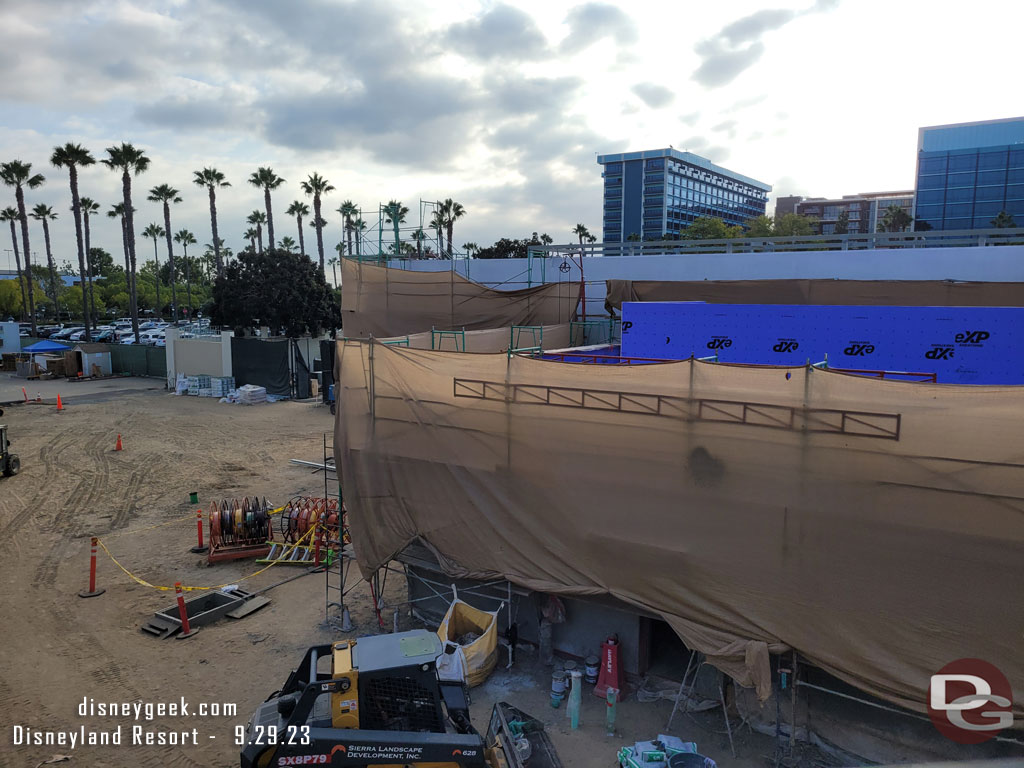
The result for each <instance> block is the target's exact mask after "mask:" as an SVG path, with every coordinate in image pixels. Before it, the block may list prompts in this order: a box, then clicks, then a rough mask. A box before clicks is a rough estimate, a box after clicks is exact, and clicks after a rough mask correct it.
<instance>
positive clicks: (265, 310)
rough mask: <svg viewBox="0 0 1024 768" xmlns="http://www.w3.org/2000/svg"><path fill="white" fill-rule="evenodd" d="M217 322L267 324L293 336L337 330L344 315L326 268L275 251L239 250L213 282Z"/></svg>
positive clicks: (243, 325) (240, 326)
mask: <svg viewBox="0 0 1024 768" xmlns="http://www.w3.org/2000/svg"><path fill="white" fill-rule="evenodd" d="M211 313H212V316H213V322H214V323H216V324H218V325H224V326H228V327H232V328H236V329H240V330H241V329H245V328H251V327H253V326H254V325H267V326H269V327H270V328H271V329H273V330H274V331H278V332H284V333H285V334H287V335H288V336H301V335H303V334H305V333H309V334H313V335H316V334H317V333H318V332H319V331H320V330H321V329H333V328H338V327H339V326H340V325H341V313H340V311H339V307H338V303H337V301H336V300H335V298H334V295H333V292H332V291H331V289H330V287H329V286H328V285H327V282H326V280H325V279H324V273H323V270H321V269H318V268H317V265H316V264H314V263H313V262H311V261H310V260H309V259H308V258H306V257H305V256H302V255H301V254H297V253H287V252H285V251H282V250H279V249H275V250H268V251H265V252H264V253H256V252H253V251H248V252H244V253H241V254H239V256H238V259H236V260H235V261H234V262H232V263H231V264H229V265H227V266H226V267H225V268H224V274H223V275H221V276H220V277H218V278H217V280H216V281H215V282H214V285H213V307H212V309H211Z"/></svg>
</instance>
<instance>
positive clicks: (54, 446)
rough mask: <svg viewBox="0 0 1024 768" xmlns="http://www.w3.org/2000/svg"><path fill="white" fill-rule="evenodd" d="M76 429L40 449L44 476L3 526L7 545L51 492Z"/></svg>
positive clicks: (1, 536)
mask: <svg viewBox="0 0 1024 768" xmlns="http://www.w3.org/2000/svg"><path fill="white" fill-rule="evenodd" d="M75 431H76V430H75V429H74V428H70V429H65V430H64V431H63V432H60V433H58V434H56V435H54V437H52V438H51V439H50V441H49V442H48V443H46V445H44V446H43V447H42V448H40V449H39V463H40V464H41V465H42V467H43V476H42V477H41V478H39V479H38V480H36V481H35V485H36V488H37V490H36V492H35V494H34V495H33V496H31V497H30V498H29V500H28V502H26V503H25V504H24V506H23V507H22V509H21V511H20V512H17V513H15V515H14V517H12V518H11V519H10V520H9V521H8V522H7V523H6V524H5V525H4V527H3V529H0V540H3V541H5V542H7V544H6V546H10V542H11V541H12V539H13V538H14V535H15V534H16V533H17V532H18V530H19V529H20V528H21V527H22V526H23V525H24V524H25V523H26V522H27V521H28V520H29V518H30V517H31V516H32V514H33V513H35V512H37V511H38V510H39V507H40V506H41V505H42V503H43V502H44V501H45V500H46V498H47V497H48V496H49V494H50V492H51V488H50V485H51V483H52V482H53V481H54V480H55V479H56V477H57V459H58V458H59V457H60V454H61V453H63V452H64V451H65V450H67V449H68V448H70V447H71V446H72V445H73V443H74V440H73V439H72V438H71V437H70V436H71V435H72V434H73V433H74V432H75Z"/></svg>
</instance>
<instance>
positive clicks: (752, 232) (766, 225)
mask: <svg viewBox="0 0 1024 768" xmlns="http://www.w3.org/2000/svg"><path fill="white" fill-rule="evenodd" d="M773 234H775V220H774V219H772V217H771V216H755V217H754V218H752V219H750V220H749V221H747V232H746V236H747V237H771V236H772V235H773Z"/></svg>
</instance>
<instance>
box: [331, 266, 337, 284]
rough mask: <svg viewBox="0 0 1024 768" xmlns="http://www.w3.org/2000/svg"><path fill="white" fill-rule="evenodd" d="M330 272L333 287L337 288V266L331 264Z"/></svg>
mask: <svg viewBox="0 0 1024 768" xmlns="http://www.w3.org/2000/svg"><path fill="white" fill-rule="evenodd" d="M331 271H332V272H333V273H334V287H335V288H337V287H338V265H337V264H331Z"/></svg>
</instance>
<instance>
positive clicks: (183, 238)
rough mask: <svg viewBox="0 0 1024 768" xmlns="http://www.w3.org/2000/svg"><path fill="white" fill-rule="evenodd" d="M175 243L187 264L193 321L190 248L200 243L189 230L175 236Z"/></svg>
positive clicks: (189, 317)
mask: <svg viewBox="0 0 1024 768" xmlns="http://www.w3.org/2000/svg"><path fill="white" fill-rule="evenodd" d="M174 242H176V243H177V244H178V245H180V246H181V252H182V258H183V260H184V262H185V285H186V286H187V291H188V319H189V320H191V319H192V269H191V265H190V264H189V261H188V247H189V246H190V245H195V244H196V243H197V242H198V241H197V240H196V236H195V235H193V234H192V233H191V232H189V231H188V230H187V229H182V230H179V231H178V232H176V233H175V235H174Z"/></svg>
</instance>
